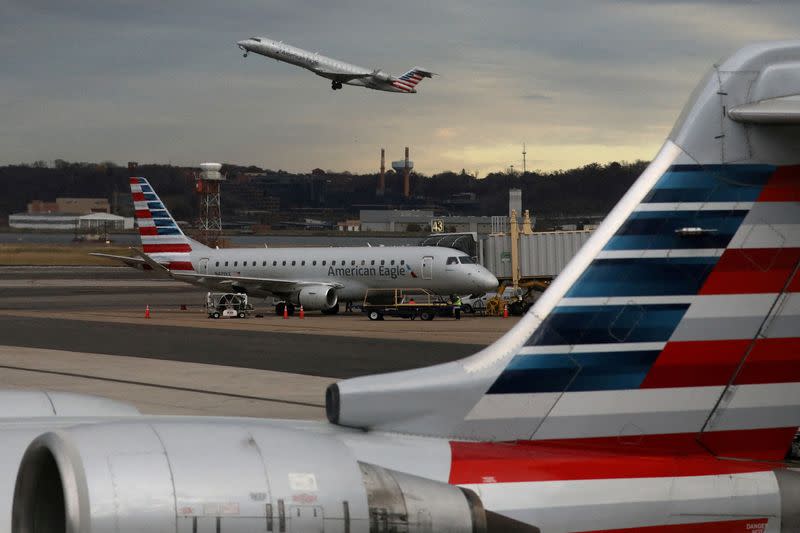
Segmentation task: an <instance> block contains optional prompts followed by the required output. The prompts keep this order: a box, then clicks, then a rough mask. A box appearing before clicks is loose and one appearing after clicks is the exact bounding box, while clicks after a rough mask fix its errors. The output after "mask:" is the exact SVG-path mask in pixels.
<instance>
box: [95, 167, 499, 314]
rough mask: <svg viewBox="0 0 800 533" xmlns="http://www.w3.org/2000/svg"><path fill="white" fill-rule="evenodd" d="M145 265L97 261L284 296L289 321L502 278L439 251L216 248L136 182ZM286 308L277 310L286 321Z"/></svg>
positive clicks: (470, 288)
mask: <svg viewBox="0 0 800 533" xmlns="http://www.w3.org/2000/svg"><path fill="white" fill-rule="evenodd" d="M130 187H131V194H132V197H133V204H134V208H135V212H136V225H137V226H138V229H139V234H140V236H141V239H142V250H141V252H140V253H139V257H125V256H116V255H109V254H101V253H95V254H92V255H95V256H98V257H106V258H109V259H113V260H116V261H121V262H123V263H125V264H126V265H128V266H131V267H135V268H140V269H147V270H155V271H157V272H161V273H163V274H164V275H169V276H171V277H173V278H175V279H179V280H181V281H185V282H187V283H192V284H195V285H200V286H203V287H207V288H209V289H212V290H225V291H231V290H233V291H237V292H244V293H247V294H250V295H252V296H277V297H280V298H282V299H284V300H285V302H286V303H285V305H286V306H287V311H288V313H289V314H293V313H294V308H295V306H297V305H302V306H303V308H304V309H305V310H322V311H323V312H325V313H336V312H338V311H339V301H340V300H341V301H359V300H363V299H364V295H365V294H366V292H367V289H399V288H421V289H426V290H428V291H431V292H434V293H437V294H443V295H447V294H483V293H485V292H487V291H491V290H494V289H496V288H497V285H498V281H497V278H496V277H494V275H492V273H491V272H489V271H488V270H486V268H484V267H483V266H481V265H479V264H476V263H475V261H474V259H473V258H472V257H470V256H468V255H467V254H465V253H463V252H460V251H458V250H453V249H451V248H442V247H436V246H377V247H366V246H359V247H324V248H323V247H315V248H224V249H214V248H209V247H208V246H205V245H203V244H201V243H199V242H197V241H195V240H192V239H190V238H188V237H187V236H186V235H184V233H183V231H181V229H180V227H179V226H178V224H177V223H176V222H175V219H173V218H172V215H170V213H169V211H168V210H167V208H166V206H165V205H164V204H163V202H161V199H160V198H159V197H158V195H157V194H156V192H155V191H154V190H153V188H152V187H151V186H150V184H149V183H148V182H147V180H146V179H145V178H139V177H134V178H130ZM283 306H284V303H280V304H278V305H277V306H276V307H275V312H276V313H277V314H283V309H284V307H283Z"/></svg>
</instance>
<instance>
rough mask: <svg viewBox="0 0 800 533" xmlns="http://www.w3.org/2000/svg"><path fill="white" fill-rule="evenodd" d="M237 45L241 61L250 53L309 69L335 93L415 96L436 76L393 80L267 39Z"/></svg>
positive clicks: (417, 73) (414, 73)
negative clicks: (346, 88)
mask: <svg viewBox="0 0 800 533" xmlns="http://www.w3.org/2000/svg"><path fill="white" fill-rule="evenodd" d="M236 44H237V45H238V46H239V48H241V49H242V50H244V57H247V54H249V53H250V52H253V53H255V54H260V55H262V56H266V57H271V58H273V59H277V60H278V61H283V62H284V63H289V64H290V65H295V66H297V67H302V68H305V69H308V70H310V71H311V72H313V73H314V74H316V75H317V76H322V77H323V78H327V79H329V80H331V89H333V90H334V91H335V90H337V89H341V88H342V85H343V84H344V85H354V86H356V87H366V88H367V89H375V90H376V91H388V92H392V93H415V92H417V89H416V87H417V84H418V83H419V82H420V81H422V79H423V78H432V77H433V76H435V75H436V74H435V73H433V72H431V71H429V70H428V69H424V68H422V67H414V68H412V69H411V70H409V71H408V72H406V73H405V74H403V75H402V76H392V75H391V74H389V73H387V72H384V71H383V70H380V69H369V68H364V67H359V66H358V65H352V64H350V63H345V62H344V61H339V60H338V59H332V58H330V57H326V56H323V55H320V54H318V53H316V52H309V51H308V50H303V49H302V48H297V47H295V46H291V45H288V44H285V43H284V42H283V41H273V40H272V39H268V38H267V37H250V38H249V39H244V40H242V41H239V42H237V43H236Z"/></svg>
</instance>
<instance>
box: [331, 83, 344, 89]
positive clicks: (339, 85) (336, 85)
mask: <svg viewBox="0 0 800 533" xmlns="http://www.w3.org/2000/svg"><path fill="white" fill-rule="evenodd" d="M341 88H342V82H340V81H332V82H331V89H333V90H334V91H335V90H336V89H341Z"/></svg>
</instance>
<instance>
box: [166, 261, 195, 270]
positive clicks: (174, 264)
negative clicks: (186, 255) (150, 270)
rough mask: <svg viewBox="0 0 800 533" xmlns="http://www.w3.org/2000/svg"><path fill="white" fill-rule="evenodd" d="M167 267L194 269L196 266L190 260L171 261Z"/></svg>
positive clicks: (172, 268) (171, 268)
mask: <svg viewBox="0 0 800 533" xmlns="http://www.w3.org/2000/svg"><path fill="white" fill-rule="evenodd" d="M167 268H169V269H170V270H194V266H192V263H190V262H189V261H171V262H170V263H169V265H167Z"/></svg>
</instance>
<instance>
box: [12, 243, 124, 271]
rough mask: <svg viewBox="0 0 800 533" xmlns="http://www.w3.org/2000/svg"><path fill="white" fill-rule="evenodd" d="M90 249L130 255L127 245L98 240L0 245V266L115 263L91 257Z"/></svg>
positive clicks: (91, 250) (109, 264)
mask: <svg viewBox="0 0 800 533" xmlns="http://www.w3.org/2000/svg"><path fill="white" fill-rule="evenodd" d="M90 252H102V253H105V254H114V255H131V254H130V250H129V249H128V247H127V246H112V245H106V244H102V243H74V244H0V266H24V265H33V266H83V265H95V266H119V263H116V262H114V261H111V260H110V259H102V258H99V257H92V256H91V255H89V253H90Z"/></svg>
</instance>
